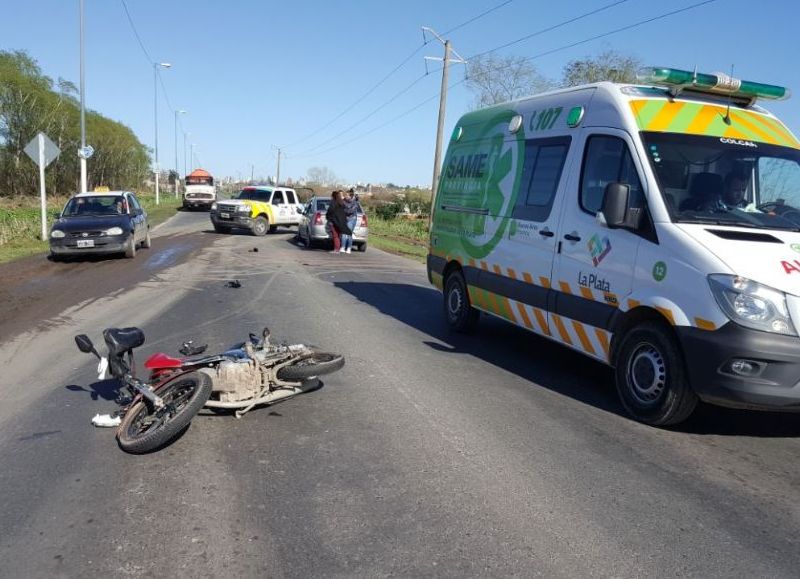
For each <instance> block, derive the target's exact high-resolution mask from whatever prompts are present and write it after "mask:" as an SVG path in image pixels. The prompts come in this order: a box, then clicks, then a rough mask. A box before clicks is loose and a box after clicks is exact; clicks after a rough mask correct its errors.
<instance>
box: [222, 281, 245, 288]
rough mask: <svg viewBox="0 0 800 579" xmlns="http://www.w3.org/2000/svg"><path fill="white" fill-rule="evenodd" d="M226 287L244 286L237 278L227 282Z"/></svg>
mask: <svg viewBox="0 0 800 579" xmlns="http://www.w3.org/2000/svg"><path fill="white" fill-rule="evenodd" d="M225 287H233V288H237V287H242V283H241V282H240V281H239V280H238V279H235V280H233V281H229V282H228V283H226V284H225Z"/></svg>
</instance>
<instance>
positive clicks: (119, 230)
mask: <svg viewBox="0 0 800 579" xmlns="http://www.w3.org/2000/svg"><path fill="white" fill-rule="evenodd" d="M106 235H122V227H112V228H111V229H106Z"/></svg>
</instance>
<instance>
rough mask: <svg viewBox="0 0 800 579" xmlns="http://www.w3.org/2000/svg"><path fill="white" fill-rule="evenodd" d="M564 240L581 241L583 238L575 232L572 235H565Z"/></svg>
mask: <svg viewBox="0 0 800 579" xmlns="http://www.w3.org/2000/svg"><path fill="white" fill-rule="evenodd" d="M564 239H566V240H567V241H580V240H581V236H580V235H578V232H577V231H573V232H572V233H567V234H566V235H564Z"/></svg>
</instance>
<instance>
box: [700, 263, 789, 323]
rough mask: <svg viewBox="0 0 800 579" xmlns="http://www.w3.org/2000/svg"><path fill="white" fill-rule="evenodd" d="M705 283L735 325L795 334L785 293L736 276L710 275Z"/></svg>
mask: <svg viewBox="0 0 800 579" xmlns="http://www.w3.org/2000/svg"><path fill="white" fill-rule="evenodd" d="M708 283H709V285H710V286H711V293H712V294H714V298H715V299H716V300H717V303H718V304H719V307H720V308H722V311H723V312H725V315H727V316H728V317H729V318H730V319H731V320H732V321H734V322H736V323H737V324H739V325H742V326H745V327H747V328H752V329H754V330H761V331H763V332H773V333H776V334H786V335H789V336H796V335H797V330H795V328H794V324H792V319H791V317H790V316H789V309H788V308H787V307H786V294H785V293H783V292H781V291H778V290H776V289H773V288H771V287H768V286H765V285H762V284H760V283H758V282H755V281H752V280H749V279H747V278H744V277H739V276H736V275H727V274H712V275H709V276H708Z"/></svg>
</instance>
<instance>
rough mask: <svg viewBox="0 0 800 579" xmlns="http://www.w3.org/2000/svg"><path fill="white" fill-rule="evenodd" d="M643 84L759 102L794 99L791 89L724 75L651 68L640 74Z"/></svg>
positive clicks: (638, 76)
mask: <svg viewBox="0 0 800 579" xmlns="http://www.w3.org/2000/svg"><path fill="white" fill-rule="evenodd" d="M636 78H637V79H638V81H639V82H641V83H645V84H655V85H660V86H667V87H672V88H675V89H679V90H683V89H688V90H693V91H700V92H708V93H715V94H723V95H731V96H733V97H741V98H745V99H749V100H750V101H755V99H758V98H763V99H771V100H784V99H787V98H789V96H791V92H790V91H789V89H788V88H786V87H782V86H777V85H774V84H764V83H760V82H752V81H749V80H740V79H738V78H733V77H730V76H728V75H727V74H723V73H721V72H715V73H713V74H704V73H699V72H692V71H689V70H679V69H677V68H664V67H647V68H644V69H642V70H640V71H639V73H638V74H637V75H636Z"/></svg>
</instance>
